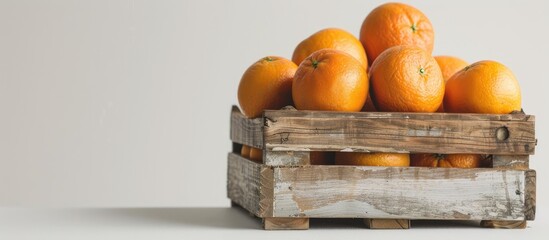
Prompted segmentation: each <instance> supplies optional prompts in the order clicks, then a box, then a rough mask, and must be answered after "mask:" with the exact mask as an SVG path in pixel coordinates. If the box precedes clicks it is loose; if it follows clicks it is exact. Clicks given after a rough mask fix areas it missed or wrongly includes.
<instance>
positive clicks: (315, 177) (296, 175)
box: [273, 166, 535, 220]
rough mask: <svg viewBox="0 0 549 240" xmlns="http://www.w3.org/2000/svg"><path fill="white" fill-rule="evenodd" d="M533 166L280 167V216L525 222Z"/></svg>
mask: <svg viewBox="0 0 549 240" xmlns="http://www.w3.org/2000/svg"><path fill="white" fill-rule="evenodd" d="M531 175H534V176H535V172H534V171H532V170H520V171H519V170H496V169H486V168H484V169H480V168H479V169H454V168H414V167H410V168H396V167H357V166H305V167H292V168H289V167H278V168H274V207H273V216H274V217H310V218H324V217H328V218H334V217H335V218H337V217H341V218H347V217H349V218H385V219H433V220H435V219H448V220H483V219H494V220H524V219H526V218H528V216H527V213H526V212H527V210H528V209H529V206H528V204H527V203H525V201H526V202H527V199H528V198H531V197H528V196H526V195H528V194H525V192H526V191H527V190H528V189H531V188H532V186H531V185H532V184H534V185H535V178H533V179H532V177H529V178H528V179H529V180H527V176H531Z"/></svg>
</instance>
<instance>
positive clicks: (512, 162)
mask: <svg viewBox="0 0 549 240" xmlns="http://www.w3.org/2000/svg"><path fill="white" fill-rule="evenodd" d="M491 158H492V167H493V168H497V169H529V168H530V167H529V165H530V164H529V158H530V156H528V155H493V156H491Z"/></svg>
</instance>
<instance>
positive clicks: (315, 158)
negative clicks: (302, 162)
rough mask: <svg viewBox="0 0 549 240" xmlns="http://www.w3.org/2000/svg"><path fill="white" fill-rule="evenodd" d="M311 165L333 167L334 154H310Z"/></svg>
mask: <svg viewBox="0 0 549 240" xmlns="http://www.w3.org/2000/svg"><path fill="white" fill-rule="evenodd" d="M309 154H310V160H311V165H333V164H334V153H333V152H310V153H309Z"/></svg>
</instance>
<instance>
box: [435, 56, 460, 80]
mask: <svg viewBox="0 0 549 240" xmlns="http://www.w3.org/2000/svg"><path fill="white" fill-rule="evenodd" d="M434 58H435V60H436V61H437V64H438V66H439V67H440V71H441V72H442V78H444V81H448V79H450V77H452V76H453V75H454V74H455V73H457V72H458V71H459V70H461V69H464V68H465V67H467V65H469V64H468V63H467V62H466V61H464V60H462V59H461V58H457V57H452V56H435V57H434Z"/></svg>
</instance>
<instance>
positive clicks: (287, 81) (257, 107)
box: [238, 56, 297, 118]
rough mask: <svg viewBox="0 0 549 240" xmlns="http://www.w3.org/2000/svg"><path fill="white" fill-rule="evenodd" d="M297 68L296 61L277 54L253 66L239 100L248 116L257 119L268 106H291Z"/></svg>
mask: <svg viewBox="0 0 549 240" xmlns="http://www.w3.org/2000/svg"><path fill="white" fill-rule="evenodd" d="M296 70H297V65H295V63H293V62H292V61H290V60H288V59H285V58H282V57H275V56H268V57H264V58H262V59H260V60H259V61H257V62H255V63H254V64H253V65H252V66H250V67H249V68H248V69H247V70H246V72H244V75H242V79H240V85H239V86H238V103H239V104H240V108H242V112H243V113H244V115H245V116H247V117H249V118H256V117H260V116H261V114H262V112H263V110H265V109H280V108H282V107H284V106H287V105H291V104H292V80H293V77H294V74H295V71H296Z"/></svg>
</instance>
